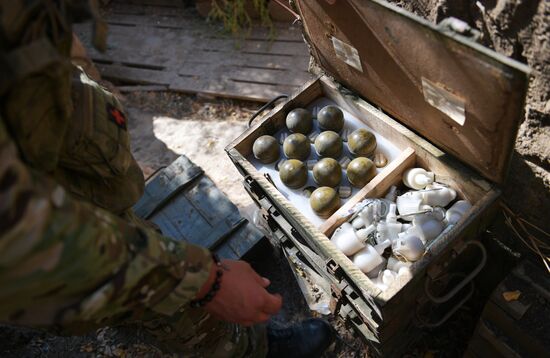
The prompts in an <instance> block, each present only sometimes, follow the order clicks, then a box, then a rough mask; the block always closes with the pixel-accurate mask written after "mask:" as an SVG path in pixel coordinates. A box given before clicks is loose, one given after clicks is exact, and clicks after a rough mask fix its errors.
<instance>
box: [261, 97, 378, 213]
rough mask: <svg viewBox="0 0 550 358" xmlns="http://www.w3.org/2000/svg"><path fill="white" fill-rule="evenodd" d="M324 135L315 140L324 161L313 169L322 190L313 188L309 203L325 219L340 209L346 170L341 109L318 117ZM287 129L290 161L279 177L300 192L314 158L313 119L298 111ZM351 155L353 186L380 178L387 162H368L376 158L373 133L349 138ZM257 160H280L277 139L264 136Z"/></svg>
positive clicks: (361, 132) (282, 166)
mask: <svg viewBox="0 0 550 358" xmlns="http://www.w3.org/2000/svg"><path fill="white" fill-rule="evenodd" d="M317 121H318V123H319V128H320V129H321V130H322V132H321V133H320V134H319V135H318V136H317V137H316V138H315V142H314V148H315V151H316V153H317V154H318V155H319V157H321V159H320V160H319V161H318V162H317V163H315V165H314V166H313V169H312V172H313V173H312V174H313V179H314V181H315V183H316V184H317V185H319V188H317V189H314V187H309V188H310V189H311V190H309V191H308V193H310V192H311V191H312V192H311V195H310V196H309V202H310V205H311V208H312V209H313V211H314V212H315V213H316V214H317V215H319V216H320V217H322V218H327V217H329V216H330V215H332V214H333V213H334V212H335V211H336V210H338V208H339V207H340V196H339V194H338V191H337V190H335V188H336V187H338V185H340V183H341V181H342V166H341V165H340V163H339V162H338V161H337V160H338V159H339V158H340V157H341V156H342V153H343V146H344V145H343V140H342V138H341V137H340V135H339V134H338V133H339V132H341V131H342V129H343V128H344V113H343V112H342V110H341V109H340V108H338V107H337V106H332V105H329V106H325V107H323V108H322V109H321V110H320V111H319V112H318V114H317ZM285 123H286V127H287V128H288V130H289V131H290V132H291V133H292V134H290V135H289V136H288V137H286V139H285V140H284V142H283V152H284V155H285V156H286V157H287V158H288V159H287V160H282V161H280V162H279V164H278V170H279V176H280V179H281V181H282V182H283V184H284V185H286V186H287V187H289V188H291V189H299V188H301V187H303V186H304V185H305V184H306V183H307V179H308V168H307V165H306V164H305V163H304V162H305V161H306V160H307V159H308V158H309V156H310V154H311V142H310V139H309V138H308V135H309V133H311V131H312V130H313V116H312V115H311V113H310V112H309V111H308V110H307V109H304V108H295V109H293V110H292V111H290V112H289V113H288V115H287V116H286V122H285ZM347 144H348V148H349V151H350V152H351V153H352V154H353V155H355V156H357V158H355V159H353V160H352V161H351V162H349V164H348V166H347V168H346V176H347V178H348V180H349V182H350V184H351V185H352V186H354V187H357V188H362V187H363V186H365V185H366V184H367V183H368V182H369V181H371V180H372V178H374V176H375V175H376V167H377V166H378V167H381V166H384V165H386V163H387V161H386V158H385V157H383V156H382V155H380V156H379V157H377V158H375V159H376V161H375V162H373V161H372V160H371V159H369V158H367V157H370V156H372V155H373V154H374V151H375V149H376V145H377V144H376V137H375V136H374V134H373V133H371V132H370V131H368V130H366V129H364V128H360V129H357V130H355V131H353V132H352V133H351V134H350V135H349V136H348V137H347ZM252 152H253V154H254V157H256V158H257V159H258V160H259V161H261V162H262V163H264V164H270V163H273V162H275V161H277V160H278V159H279V156H280V154H279V153H280V148H279V143H278V141H277V139H276V138H275V137H273V136H269V135H263V136H261V137H259V138H258V139H256V141H255V142H254V145H253V148H252Z"/></svg>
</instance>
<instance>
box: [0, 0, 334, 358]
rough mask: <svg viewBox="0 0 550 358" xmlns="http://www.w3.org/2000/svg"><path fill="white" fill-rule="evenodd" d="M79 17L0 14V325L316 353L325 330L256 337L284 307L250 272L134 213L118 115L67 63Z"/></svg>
mask: <svg viewBox="0 0 550 358" xmlns="http://www.w3.org/2000/svg"><path fill="white" fill-rule="evenodd" d="M89 14H90V11H89V8H88V1H78V0H66V1H48V0H26V1H24V0H18V1H16V0H13V1H7V0H3V1H1V2H0V71H1V75H0V117H1V120H0V158H1V160H0V321H2V322H9V323H12V324H20V325H27V326H33V327H42V328H51V327H54V326H55V327H59V328H61V329H63V330H64V331H65V332H69V333H79V332H84V331H86V330H90V329H95V328H98V327H101V326H104V325H116V324H122V323H130V322H141V323H142V324H143V326H144V327H145V328H146V329H148V330H149V331H150V332H152V333H153V334H155V335H156V336H157V338H158V339H159V341H161V342H162V343H164V345H165V346H166V348H168V349H171V350H174V351H176V352H179V353H182V354H184V355H188V356H265V355H266V353H267V351H268V350H269V355H270V356H279V355H286V356H288V357H293V356H318V355H320V354H321V353H322V351H323V350H324V349H325V348H326V347H327V346H328V344H330V342H331V339H332V337H331V331H330V328H329V327H328V325H327V324H326V323H324V322H323V321H320V320H309V321H306V322H304V323H303V324H302V325H298V326H295V327H292V328H289V329H286V330H267V331H266V329H264V328H263V326H261V325H257V324H258V323H261V322H265V321H267V320H268V319H269V317H270V316H271V315H272V314H274V313H276V312H277V311H278V310H279V308H280V307H281V303H282V302H281V298H280V296H278V295H271V294H269V293H268V292H267V291H266V290H265V288H266V287H267V286H268V285H269V281H268V280H267V279H266V278H262V277H260V276H259V275H258V274H256V273H255V272H254V271H253V270H252V269H251V268H250V266H249V265H248V264H246V263H244V262H242V261H231V260H225V261H223V262H222V263H220V264H216V263H215V260H213V257H212V255H211V253H210V252H209V251H208V250H206V249H203V248H200V247H197V246H194V245H189V244H185V243H181V242H175V241H172V240H171V239H169V238H167V237H164V236H162V235H161V234H159V233H157V232H156V231H154V230H152V229H150V228H149V227H148V226H147V225H146V224H144V223H142V222H140V220H139V219H137V218H136V217H135V216H134V215H133V214H132V212H131V210H130V208H131V206H132V205H133V204H134V203H135V202H136V201H137V200H138V198H139V197H140V196H141V194H142V191H143V185H144V183H143V176H142V173H141V171H140V169H139V167H138V165H137V163H136V161H135V160H134V158H133V157H132V155H131V153H130V150H129V138H128V133H127V131H126V117H125V115H124V113H123V111H122V109H121V106H120V104H119V103H118V101H117V100H116V98H115V97H114V96H112V95H111V94H110V93H108V92H107V91H106V90H104V89H103V88H102V87H100V86H99V85H97V84H96V83H95V82H93V81H91V80H90V79H89V78H88V77H87V76H86V75H85V74H84V73H83V72H82V71H81V70H79V69H77V68H76V67H74V66H73V65H72V64H71V63H70V61H69V60H68V58H69V51H70V48H71V38H72V37H71V36H72V33H71V27H70V23H71V21H76V20H80V19H82V18H84V17H85V16H86V15H89ZM101 29H102V28H101V27H98V30H101ZM98 34H101V31H99V32H98ZM97 40H98V41H97V44H98V45H101V41H100V40H101V36H98V37H97ZM218 272H219V273H218ZM190 303H194V305H191V304H190ZM191 306H200V307H197V308H192V307H191Z"/></svg>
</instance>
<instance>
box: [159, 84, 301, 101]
mask: <svg viewBox="0 0 550 358" xmlns="http://www.w3.org/2000/svg"><path fill="white" fill-rule="evenodd" d="M297 88H298V87H295V86H281V85H267V84H264V85H262V84H254V83H242V82H235V81H229V82H223V81H219V80H208V81H204V80H201V79H200V78H177V79H174V81H173V82H172V84H171V85H170V90H172V91H178V92H185V93H202V94H206V95H211V96H218V97H228V98H236V99H242V100H251V101H259V102H266V101H268V100H270V99H271V98H273V97H275V96H278V95H280V94H283V93H287V94H288V93H291V92H293V91H294V90H295V89H297Z"/></svg>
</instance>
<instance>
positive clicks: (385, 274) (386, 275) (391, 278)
mask: <svg viewBox="0 0 550 358" xmlns="http://www.w3.org/2000/svg"><path fill="white" fill-rule="evenodd" d="M381 276H382V283H383V284H384V285H386V286H391V285H393V283H394V282H395V279H396V278H397V273H396V272H393V271H392V270H387V269H386V270H384V271H382V275H381Z"/></svg>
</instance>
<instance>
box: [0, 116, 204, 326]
mask: <svg viewBox="0 0 550 358" xmlns="http://www.w3.org/2000/svg"><path fill="white" fill-rule="evenodd" d="M211 265H212V260H211V257H210V253H209V252H208V250H206V249H203V248H200V247H197V246H194V245H188V244H184V243H180V242H174V241H172V240H170V239H168V238H165V237H162V236H161V235H159V234H157V233H156V232H154V231H151V230H148V229H145V228H142V227H137V226H133V225H132V224H129V223H127V222H125V221H124V220H122V219H120V218H118V217H116V216H114V215H112V214H110V213H108V212H107V211H104V210H102V209H99V208H96V207H94V206H92V205H89V204H86V203H83V202H80V201H77V200H75V199H72V198H71V197H70V196H69V195H68V194H67V193H66V192H65V190H64V189H63V188H62V187H61V186H60V185H58V184H56V182H55V181H53V180H51V179H49V178H47V177H45V176H44V175H40V174H38V173H36V172H34V171H33V170H32V169H30V168H28V167H27V166H25V164H23V162H22V161H21V160H20V159H19V157H18V151H17V148H16V147H15V145H14V143H13V141H12V140H11V138H10V137H9V135H8V133H7V132H6V129H5V127H4V126H3V123H2V121H1V120H0V321H4V322H11V323H16V324H23V325H30V326H51V325H59V326H61V327H63V328H68V329H69V330H71V331H74V330H73V329H71V328H77V327H86V326H88V327H89V328H93V327H97V326H98V325H100V324H113V323H118V322H120V321H132V320H134V319H135V320H137V319H140V318H141V317H142V316H143V315H150V314H151V313H153V314H161V315H171V314H173V313H175V312H176V311H177V310H178V309H181V308H182V307H183V306H184V305H185V304H186V303H188V301H189V300H190V299H191V298H192V297H194V295H195V294H196V292H197V291H198V290H199V289H200V287H201V286H202V285H203V284H204V283H205V282H206V280H207V278H208V274H209V271H210V268H211ZM79 330H80V329H79Z"/></svg>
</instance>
